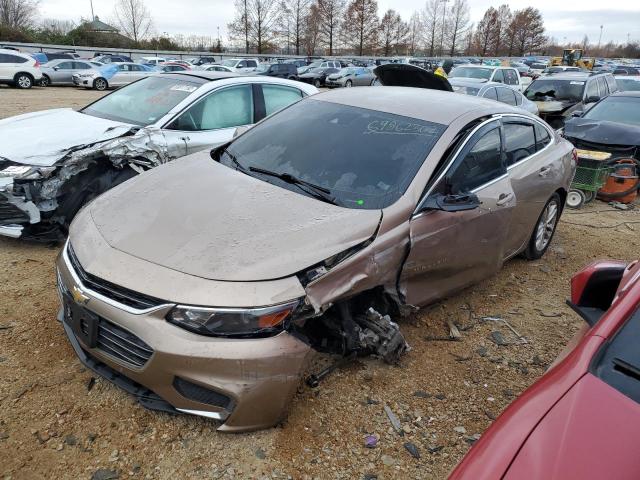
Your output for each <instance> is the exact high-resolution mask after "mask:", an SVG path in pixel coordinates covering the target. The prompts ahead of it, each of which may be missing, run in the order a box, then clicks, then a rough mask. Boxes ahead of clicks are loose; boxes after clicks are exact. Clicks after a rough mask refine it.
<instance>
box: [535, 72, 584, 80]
mask: <svg viewBox="0 0 640 480" xmlns="http://www.w3.org/2000/svg"><path fill="white" fill-rule="evenodd" d="M595 76H596V75H592V74H591V73H589V72H566V73H556V74H554V75H551V76H549V77H539V78H536V80H534V81H541V80H574V81H575V80H584V81H587V80H588V79H590V78H591V77H595Z"/></svg>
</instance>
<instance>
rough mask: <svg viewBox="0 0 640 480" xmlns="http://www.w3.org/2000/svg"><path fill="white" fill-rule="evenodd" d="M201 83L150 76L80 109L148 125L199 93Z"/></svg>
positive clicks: (134, 123) (127, 121)
mask: <svg viewBox="0 0 640 480" xmlns="http://www.w3.org/2000/svg"><path fill="white" fill-rule="evenodd" d="M199 86H200V84H199V83H196V82H190V81H185V80H177V79H175V78H172V77H170V76H167V77H165V76H162V77H147V78H144V79H142V80H140V81H137V82H134V83H132V84H130V85H127V86H126V87H122V88H120V89H118V90H116V91H115V92H113V93H111V94H109V95H107V96H105V97H102V98H101V99H100V100H98V101H97V102H94V103H92V104H91V105H89V106H88V107H85V108H84V109H82V110H80V111H81V112H82V113H85V114H87V115H92V116H94V117H100V118H106V119H108V120H114V121H117V122H124V123H130V124H133V125H141V126H147V125H150V124H152V123H154V122H156V121H158V120H159V119H160V118H162V117H163V116H165V115H166V114H167V112H169V111H170V110H171V109H172V108H173V107H175V106H176V105H177V104H178V103H180V102H181V101H182V100H184V99H185V98H187V97H188V96H189V95H191V93H193V92H195V91H196V90H197V89H198V87H199Z"/></svg>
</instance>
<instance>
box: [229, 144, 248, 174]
mask: <svg viewBox="0 0 640 480" xmlns="http://www.w3.org/2000/svg"><path fill="white" fill-rule="evenodd" d="M223 153H226V154H227V156H228V157H229V158H230V159H231V161H232V162H233V164H234V165H235V166H236V167H237V169H238V170H241V171H243V172H246V171H247V168H246V167H245V166H244V165H242V164H241V163H240V162H239V161H238V159H237V158H236V156H235V155H234V154H233V153H231V152H230V151H229V149H228V148H225V149H224V150H223Z"/></svg>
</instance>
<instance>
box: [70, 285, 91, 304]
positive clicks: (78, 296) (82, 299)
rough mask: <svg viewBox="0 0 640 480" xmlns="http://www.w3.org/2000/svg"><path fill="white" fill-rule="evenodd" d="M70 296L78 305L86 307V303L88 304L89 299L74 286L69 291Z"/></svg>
mask: <svg viewBox="0 0 640 480" xmlns="http://www.w3.org/2000/svg"><path fill="white" fill-rule="evenodd" d="M71 296H72V297H73V299H74V300H75V302H76V303H79V304H80V305H86V304H87V303H89V297H87V296H86V295H85V294H84V293H82V290H80V289H79V288H78V287H76V286H75V285H74V286H73V288H72V289H71Z"/></svg>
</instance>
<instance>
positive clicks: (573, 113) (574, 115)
mask: <svg viewBox="0 0 640 480" xmlns="http://www.w3.org/2000/svg"><path fill="white" fill-rule="evenodd" d="M582 113H583V112H582V110H574V111H573V112H571V116H572V117H581V116H582Z"/></svg>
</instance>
